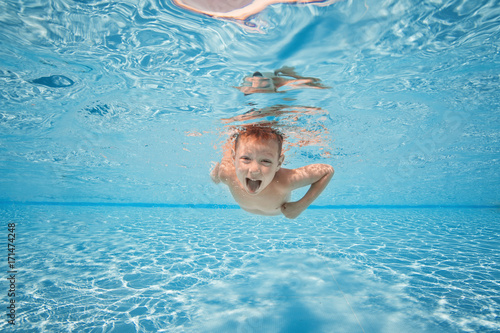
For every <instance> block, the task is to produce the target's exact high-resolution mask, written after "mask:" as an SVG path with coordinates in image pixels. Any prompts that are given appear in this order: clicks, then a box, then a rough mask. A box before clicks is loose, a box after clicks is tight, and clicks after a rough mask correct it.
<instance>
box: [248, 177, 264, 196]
mask: <svg viewBox="0 0 500 333" xmlns="http://www.w3.org/2000/svg"><path fill="white" fill-rule="evenodd" d="M246 180H247V188H248V191H249V192H250V193H255V192H257V190H258V189H259V188H260V185H261V184H262V181H261V180H253V179H250V178H247V179H246Z"/></svg>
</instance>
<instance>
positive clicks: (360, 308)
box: [0, 205, 500, 332]
mask: <svg viewBox="0 0 500 333" xmlns="http://www.w3.org/2000/svg"><path fill="white" fill-rule="evenodd" d="M0 212H1V216H2V221H4V224H5V225H7V223H16V268H17V271H18V274H17V280H16V284H17V286H16V289H17V291H18V293H17V294H16V303H17V313H16V315H17V317H16V328H17V329H18V330H20V331H23V332H496V331H498V330H499V329H500V322H499V320H498V317H497V316H498V312H499V310H500V297H499V296H500V287H499V276H500V270H499V268H500V265H499V259H500V251H499V247H500V246H499V243H498V239H499V233H500V219H499V216H500V215H499V212H498V210H495V209H392V210H391V209H329V210H321V209H315V210H309V211H307V212H306V213H305V214H304V215H303V216H301V217H300V218H299V219H296V220H287V219H284V218H281V217H279V218H264V217H259V216H251V215H248V214H246V213H245V212H243V211H241V210H237V209H186V208H179V209H177V208H137V207H63V206H36V205H34V206H29V205H28V206H22V205H4V206H3V207H2V208H1V210H0ZM5 229H6V228H5ZM6 234H7V231H5V235H6ZM0 286H1V287H2V290H7V289H8V286H7V282H6V281H5V280H3V281H2V284H1V285H0ZM7 328H8V324H7V321H6V320H3V321H2V322H1V323H0V329H2V330H4V329H7Z"/></svg>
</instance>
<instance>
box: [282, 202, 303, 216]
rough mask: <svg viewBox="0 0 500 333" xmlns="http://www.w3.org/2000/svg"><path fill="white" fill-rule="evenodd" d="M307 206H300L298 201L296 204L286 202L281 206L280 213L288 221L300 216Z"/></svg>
mask: <svg viewBox="0 0 500 333" xmlns="http://www.w3.org/2000/svg"><path fill="white" fill-rule="evenodd" d="M306 208H307V206H306V207H304V205H302V204H300V203H299V202H298V201H296V202H286V203H284V204H283V205H281V212H282V213H283V215H285V216H286V217H287V218H289V219H294V218H296V217H297V216H299V215H300V213H302V212H303V211H304V210H306Z"/></svg>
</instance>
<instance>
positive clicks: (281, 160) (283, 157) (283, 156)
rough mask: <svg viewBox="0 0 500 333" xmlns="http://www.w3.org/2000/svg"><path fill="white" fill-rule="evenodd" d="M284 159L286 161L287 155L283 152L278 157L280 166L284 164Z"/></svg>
mask: <svg viewBox="0 0 500 333" xmlns="http://www.w3.org/2000/svg"><path fill="white" fill-rule="evenodd" d="M284 161H285V155H283V154H281V156H280V158H279V159H278V167H280V168H281V165H283V162H284Z"/></svg>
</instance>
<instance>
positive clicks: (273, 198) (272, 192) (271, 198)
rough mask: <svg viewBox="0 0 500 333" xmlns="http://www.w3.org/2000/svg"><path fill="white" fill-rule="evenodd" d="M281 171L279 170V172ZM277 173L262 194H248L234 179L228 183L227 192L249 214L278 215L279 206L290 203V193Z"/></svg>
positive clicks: (279, 212) (279, 211)
mask: <svg viewBox="0 0 500 333" xmlns="http://www.w3.org/2000/svg"><path fill="white" fill-rule="evenodd" d="M280 171H281V170H280ZM280 171H278V172H277V174H276V176H275V177H274V179H273V181H272V182H271V183H270V184H269V185H268V186H267V187H266V188H265V189H264V190H262V192H260V193H259V194H256V195H250V194H248V193H247V192H246V191H245V190H244V189H243V188H242V187H241V185H240V183H239V181H238V179H237V178H236V177H234V178H233V179H232V180H230V181H229V182H228V184H227V185H228V186H229V190H230V191H231V194H232V195H233V197H234V200H236V202H237V203H238V204H239V205H240V207H241V208H242V209H244V210H246V211H248V212H250V213H253V214H259V215H280V214H281V205H283V204H284V203H286V202H289V201H290V193H291V191H290V190H289V188H288V186H287V184H286V180H285V179H282V178H283V177H280Z"/></svg>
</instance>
